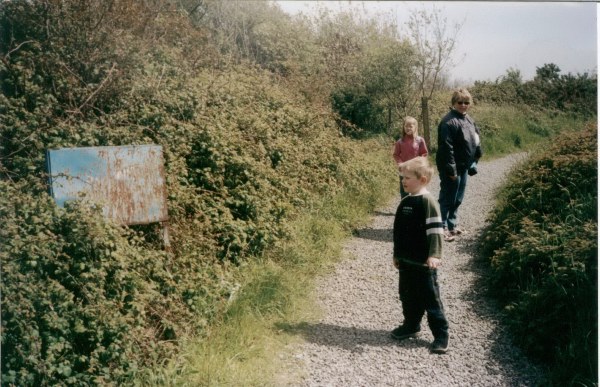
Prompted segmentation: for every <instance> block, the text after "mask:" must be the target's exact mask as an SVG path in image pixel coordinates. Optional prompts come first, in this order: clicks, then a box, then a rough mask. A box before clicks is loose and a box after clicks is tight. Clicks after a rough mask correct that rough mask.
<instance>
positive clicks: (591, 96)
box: [471, 63, 598, 117]
mask: <svg viewBox="0 0 600 387" xmlns="http://www.w3.org/2000/svg"><path fill="white" fill-rule="evenodd" d="M597 83H598V77H597V75H593V74H592V75H590V74H588V73H583V74H576V75H574V74H571V73H569V74H560V68H559V67H558V66H556V65H555V64H552V63H550V64H545V65H543V66H541V67H538V68H536V75H535V77H534V78H533V80H530V81H526V82H523V80H522V79H521V74H520V72H519V71H518V70H514V69H509V70H507V72H506V75H504V76H501V77H499V78H498V79H497V80H496V81H495V82H489V81H476V82H475V84H474V85H473V87H472V88H471V92H472V94H473V98H474V99H475V101H476V102H491V103H496V104H513V105H526V106H528V107H530V108H531V107H533V108H536V109H543V110H546V111H550V112H565V113H571V114H576V115H581V116H585V117H595V116H596V115H597V106H596V101H597V95H598V86H597Z"/></svg>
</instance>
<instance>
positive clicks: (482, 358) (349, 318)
mask: <svg viewBox="0 0 600 387" xmlns="http://www.w3.org/2000/svg"><path fill="white" fill-rule="evenodd" d="M524 157H525V154H515V155H511V156H508V157H504V158H501V159H497V160H493V161H489V162H481V163H480V164H479V166H478V169H479V173H478V174H477V175H476V176H473V177H470V178H469V182H468V184H467V192H466V195H465V200H464V203H463V205H462V206H461V208H460V211H459V223H460V226H461V227H462V228H465V229H466V230H467V231H468V232H467V234H465V235H462V236H460V237H459V238H457V240H456V241H454V242H449V243H445V244H444V257H443V264H442V266H441V268H440V269H439V272H438V278H439V282H440V289H441V295H442V301H443V303H444V308H445V311H446V317H447V318H448V320H449V324H450V329H449V332H450V347H449V350H448V352H447V353H446V354H444V355H436V354H432V353H430V352H429V345H430V343H431V341H432V340H433V336H432V335H431V332H430V331H429V329H428V327H427V323H426V320H425V318H424V320H423V324H422V325H423V329H422V331H421V335H420V336H419V337H418V338H412V339H407V340H405V341H395V340H393V339H392V338H391V337H390V331H391V330H392V329H393V328H395V327H396V326H398V325H399V324H400V323H401V322H402V311H401V305H400V301H399V297H398V272H397V270H396V269H395V268H394V267H393V265H392V255H391V254H392V227H393V221H394V213H395V210H396V207H397V205H398V201H399V198H396V199H395V200H393V201H392V202H391V203H389V205H388V206H386V207H384V208H382V209H380V210H379V211H376V212H375V216H374V217H373V220H372V223H371V224H370V225H369V226H368V227H366V228H363V229H360V230H358V231H357V232H356V234H355V235H356V236H354V237H353V238H351V239H349V240H348V242H347V243H346V244H345V248H344V258H343V259H342V260H341V261H340V262H339V263H338V264H337V265H336V266H335V269H334V270H333V272H331V273H329V274H327V275H325V276H323V277H322V278H319V279H318V280H317V284H316V289H315V295H314V299H315V300H316V304H317V305H316V307H317V308H320V310H321V311H322V313H321V314H320V316H321V317H320V319H318V320H317V321H310V322H306V321H304V322H300V323H298V324H297V326H296V327H295V331H296V332H297V333H298V334H299V335H302V337H303V340H302V342H301V343H296V344H292V346H291V348H288V350H287V351H286V353H285V354H281V355H280V356H281V358H282V359H283V361H284V363H285V364H286V367H284V368H285V369H284V370H282V377H281V378H279V379H280V381H279V382H278V385H282V386H283V385H286V386H444V387H450V386H486V387H488V386H535V385H537V384H539V383H540V382H541V381H542V380H543V379H542V376H543V375H542V372H541V368H539V367H538V366H536V365H535V364H533V363H531V362H530V361H529V360H528V359H527V358H525V356H524V355H523V354H522V353H521V351H520V350H519V349H518V348H517V347H515V346H514V345H513V344H512V342H511V337H510V334H509V332H508V331H507V329H506V327H505V326H504V325H503V324H502V321H501V317H500V313H501V309H500V308H499V307H498V306H497V305H495V304H494V302H493V300H491V299H489V298H488V297H487V296H486V295H485V287H486V284H485V273H486V270H485V265H484V264H482V263H481V261H479V262H478V261H477V260H476V254H477V251H476V242H477V239H478V237H479V236H480V235H481V232H482V230H483V228H484V227H485V225H486V217H487V214H488V212H489V211H490V210H491V209H492V207H493V205H494V193H495V190H496V189H497V188H498V186H499V185H500V184H502V181H503V180H504V179H505V177H506V174H507V173H508V172H509V171H510V170H511V168H512V167H513V166H514V165H515V163H517V162H518V161H520V160H522V159H523V158H524ZM428 188H429V190H430V191H431V192H432V194H433V195H434V197H437V196H438V192H439V178H438V177H437V175H436V176H435V177H434V179H433V181H432V182H431V184H430V185H429V187H428ZM284 375H285V376H284Z"/></svg>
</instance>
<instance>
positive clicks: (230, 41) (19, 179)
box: [0, 0, 587, 385]
mask: <svg viewBox="0 0 600 387" xmlns="http://www.w3.org/2000/svg"><path fill="white" fill-rule="evenodd" d="M0 53H1V57H0V78H1V80H2V82H1V85H0V87H1V90H2V93H1V94H0V216H1V219H2V222H3V224H4V225H5V226H4V227H3V229H2V230H1V231H0V237H1V243H0V259H1V262H2V265H1V270H2V284H1V294H2V308H1V309H2V345H3V351H2V370H1V372H2V383H3V384H6V385H68V384H71V385H80V384H82V385H87V384H109V385H110V384H127V383H130V382H131V381H132V380H134V379H135V378H138V377H139V376H140V375H146V374H147V373H148V372H149V370H151V369H153V368H156V367H160V366H162V365H163V363H164V362H169V361H171V360H172V359H173V357H176V354H177V353H178V351H179V350H180V347H179V346H180V345H181V342H183V341H187V340H193V339H198V340H202V339H204V338H206V337H207V335H209V334H210V333H211V331H210V327H211V326H213V325H217V326H218V324H219V323H220V322H221V321H223V319H224V318H225V317H226V316H231V315H232V314H235V313H236V309H234V307H233V306H232V302H234V301H235V299H236V295H237V294H238V293H237V292H239V290H238V289H239V287H240V285H238V283H239V282H244V275H243V274H240V273H243V272H244V268H248V267H251V266H252V265H254V264H258V263H259V262H261V260H263V259H265V258H266V257H269V258H270V259H272V260H273V262H274V263H276V264H281V265H282V266H283V267H286V270H287V269H288V267H287V266H285V265H288V264H289V265H298V266H300V267H303V268H306V270H309V271H310V270H311V269H310V265H311V264H312V263H315V262H314V261H311V259H315V258H317V257H318V256H319V254H316V253H315V251H317V252H319V253H320V252H323V251H325V249H327V248H330V247H331V246H329V245H328V244H329V243H330V242H331V240H332V239H328V238H329V236H331V238H333V239H335V238H339V235H340V234H343V232H346V231H348V230H349V229H350V228H351V227H353V225H356V224H357V223H358V222H359V219H361V215H360V214H359V209H360V208H361V205H360V204H359V203H353V201H354V200H361V201H364V202H365V203H367V205H370V206H372V205H374V204H375V203H376V202H378V201H380V200H383V198H382V197H381V196H380V195H381V194H382V192H380V191H378V190H374V189H373V187H379V183H377V182H379V181H380V180H385V179H386V178H385V177H384V176H387V175H388V173H392V172H391V171H388V170H386V169H385V168H384V167H382V165H384V163H383V161H381V160H383V158H382V159H381V160H379V161H373V160H370V159H368V158H365V157H366V155H368V154H369V152H370V151H373V152H374V153H377V154H378V155H380V154H381V152H382V149H383V150H384V151H383V152H384V153H385V155H386V156H385V158H386V159H387V160H388V161H389V153H388V152H389V149H388V148H389V147H388V145H389V144H387V143H385V142H384V141H380V140H371V141H364V140H362V141H356V140H352V139H351V138H350V137H351V136H355V135H356V136H363V135H364V134H365V133H366V134H368V135H373V133H381V132H383V130H384V129H388V131H389V129H390V128H392V127H394V123H395V122H398V121H399V120H400V119H401V117H402V116H403V115H407V114H410V115H413V116H417V115H418V114H417V113H416V112H414V111H411V107H410V102H411V98H413V97H414V96H413V95H411V90H413V89H412V87H413V85H412V84H411V83H410V78H411V74H412V71H413V70H414V68H413V66H414V63H415V61H414V59H415V58H414V56H413V54H414V47H413V46H412V45H411V44H410V43H409V42H408V41H407V40H406V39H403V38H402V37H400V36H398V33H397V31H396V28H395V26H394V25H393V24H390V23H387V24H386V23H384V22H375V21H369V20H360V19H358V20H357V19H355V17H354V16H353V15H349V14H348V15H341V16H339V18H338V17H336V18H333V17H330V16H329V15H321V16H320V19H317V20H310V19H308V18H299V19H291V18H290V17H288V16H286V15H285V14H283V13H282V12H281V10H279V9H278V8H277V7H276V6H275V5H273V4H272V3H271V2H267V1H256V2H223V1H213V0H203V1H194V0H182V1H177V2H171V1H163V0H157V1H152V2H139V1H135V0H115V1H110V2H98V1H93V0H66V1H60V2H39V1H38V2H36V1H33V2H32V1H26V0H13V1H4V2H0ZM544 79H545V78H544ZM541 81H542V80H540V82H541ZM544 82H545V81H544ZM413 94H414V93H413ZM586 95H587V94H586ZM432 106H433V108H432V111H434V112H435V113H436V114H438V113H439V114H441V111H442V108H439V106H443V110H444V111H445V110H446V107H447V104H446V102H445V101H444V102H443V103H438V104H435V103H434V104H432ZM495 125H496V122H495V121H490V122H489V124H488V125H487V126H486V129H487V128H488V127H489V128H495V127H496V126H495ZM530 132H532V133H541V135H542V136H545V135H546V132H549V133H550V132H553V129H552V128H549V127H548V125H546V123H545V122H544V121H543V120H536V118H535V117H534V118H532V124H531V125H530ZM365 137H366V136H365ZM491 137H493V136H491V135H490V136H488V138H491ZM521 137H523V141H522V144H527V139H526V138H524V136H521ZM483 141H484V142H485V141H487V140H486V138H485V137H484V140H483ZM138 144H158V145H161V146H162V147H163V153H164V156H165V173H166V185H167V187H166V188H167V192H168V199H167V200H168V202H167V205H168V211H169V216H170V222H169V230H170V234H171V244H172V248H171V251H170V252H166V251H163V248H162V246H161V243H160V240H159V237H158V233H159V229H158V226H157V225H147V226H132V227H129V228H127V227H125V228H123V227H118V226H115V225H112V224H110V223H107V222H106V221H104V220H103V219H102V218H101V216H100V214H99V213H98V212H96V211H95V210H93V209H89V208H85V207H82V206H77V205H73V206H69V207H67V208H65V209H60V208H57V207H56V205H55V204H54V202H53V201H52V199H51V198H50V197H49V195H48V194H47V191H48V186H47V178H48V176H47V172H46V165H45V159H44V156H45V152H46V150H47V149H55V148H60V147H81V146H113V145H138ZM484 145H485V144H484ZM392 174H393V173H392ZM393 181H395V180H393ZM385 192H387V191H385ZM369 195H370V196H369ZM357 198H358V199H357ZM348 203H351V205H348ZM306 214H318V219H317V221H315V220H314V219H312V220H311V221H307V222H306V224H303V226H302V227H301V228H302V230H301V231H298V230H296V229H295V228H294V227H298V226H294V225H297V222H298V221H300V223H302V219H303V216H305V215H306ZM314 216H317V215H314ZM294 235H296V237H297V238H303V237H305V236H306V238H308V240H307V241H305V242H306V243H307V244H309V245H311V249H308V247H307V246H306V245H304V246H303V247H302V248H301V249H300V250H301V251H300V250H295V249H294V248H291V247H289V246H290V244H289V243H290V240H291V238H293V237H294ZM297 235H301V236H300V237H298V236H297ZM286 246H287V247H286ZM294 247H295V245H294ZM274 252H275V253H274ZM327 257H330V256H329V255H328V256H327ZM279 273H280V272H279V271H277V270H276V271H275V274H273V275H272V276H271V277H268V278H267V277H265V278H263V280H264V281H263V282H260V281H259V282H258V284H259V285H260V284H269V286H271V285H273V284H274V283H276V282H277V281H279V279H280V277H279V276H278V275H279ZM283 277H284V276H282V277H281V278H283ZM265 281H266V282H265ZM250 282H251V281H250ZM243 285H244V286H246V285H247V287H245V288H244V289H254V290H265V291H266V290H268V289H261V286H258V288H256V287H253V286H252V284H248V283H244V284H243ZM244 291H245V290H244ZM244 296H247V297H243V298H241V300H249V301H248V302H249V303H250V304H252V297H254V296H253V295H252V292H251V291H248V294H245V295H244ZM256 297H263V298H265V299H266V300H267V301H266V302H265V305H264V306H260V307H257V309H260V308H262V307H264V308H266V310H265V313H267V312H268V313H271V312H273V313H278V306H277V305H278V304H277V302H278V301H276V302H275V304H273V303H271V301H269V300H273V299H274V298H271V297H275V296H273V295H272V294H270V293H268V292H267V293H264V294H263V293H260V292H258V291H257V294H256ZM240 302H241V301H240ZM273 305H276V307H272V306H273ZM230 308H232V309H230ZM250 309H252V308H250ZM240 310H246V307H243V308H240ZM261 310H262V309H261ZM228 311H229V312H228ZM240 313H242V312H240ZM238 349H239V347H238Z"/></svg>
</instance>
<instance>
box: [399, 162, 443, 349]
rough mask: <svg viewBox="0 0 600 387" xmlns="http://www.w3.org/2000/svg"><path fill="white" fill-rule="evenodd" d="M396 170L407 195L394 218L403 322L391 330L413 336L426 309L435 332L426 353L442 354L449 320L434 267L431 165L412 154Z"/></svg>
mask: <svg viewBox="0 0 600 387" xmlns="http://www.w3.org/2000/svg"><path fill="white" fill-rule="evenodd" d="M400 170H401V173H402V177H403V179H402V184H403V186H404V190H405V191H406V192H407V193H408V194H409V195H408V196H406V197H404V198H402V200H401V201H400V205H399V206H398V210H397V211H396V217H395V219H394V266H395V267H396V268H397V269H398V270H399V272H400V285H399V291H400V301H401V302H402V314H403V315H404V322H403V324H402V325H400V326H399V327H398V328H396V329H394V330H393V331H392V337H393V338H395V339H397V340H403V339H406V338H409V337H416V336H417V334H418V333H419V331H420V330H421V319H422V318H423V314H424V313H425V312H427V322H428V324H429V328H430V329H431V332H432V333H433V337H434V341H433V343H432V345H431V348H430V349H431V352H433V353H440V354H442V353H446V351H447V350H448V321H447V320H446V316H445V315H444V307H443V305H442V301H441V299H440V289H439V286H438V282H437V268H438V266H440V264H441V257H442V240H443V235H444V230H443V227H442V218H441V215H440V208H439V205H438V203H437V201H436V200H435V199H434V198H433V196H431V194H430V193H429V191H427V188H426V186H427V184H428V183H429V182H430V180H431V177H432V176H433V168H432V166H431V164H430V163H429V160H428V159H427V158H426V157H416V158H414V159H411V160H409V161H407V162H404V163H402V164H401V165H400Z"/></svg>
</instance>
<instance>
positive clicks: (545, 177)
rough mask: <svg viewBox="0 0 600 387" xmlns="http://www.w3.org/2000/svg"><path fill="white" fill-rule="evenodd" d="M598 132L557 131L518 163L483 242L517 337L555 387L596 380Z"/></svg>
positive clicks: (496, 289)
mask: <svg viewBox="0 0 600 387" xmlns="http://www.w3.org/2000/svg"><path fill="white" fill-rule="evenodd" d="M597 160H598V159H597V131H596V127H595V126H593V127H588V128H587V129H586V130H584V131H582V132H575V133H572V134H570V135H569V136H563V137H559V138H558V139H557V140H556V141H555V142H554V143H553V144H552V145H551V146H549V147H547V149H545V150H544V151H542V152H540V153H538V154H535V155H533V156H532V157H531V158H530V159H529V160H527V162H526V163H524V164H523V165H520V166H519V168H518V169H515V170H514V171H513V172H512V174H511V176H510V178H509V183H508V186H507V187H506V188H505V189H504V190H503V191H502V192H501V194H500V201H499V205H498V206H497V208H496V209H495V210H494V211H493V213H492V215H491V216H490V223H491V226H490V227H489V230H487V232H486V234H485V238H484V242H483V248H484V251H485V255H486V256H489V257H490V262H491V267H492V269H493V275H492V276H491V280H492V288H493V289H494V293H495V294H496V296H498V297H499V299H501V300H502V302H503V303H504V305H505V310H506V312H507V316H508V318H507V321H508V322H509V324H510V327H511V328H512V330H513V332H514V333H515V338H516V340H517V342H518V343H519V344H520V345H521V346H522V347H523V348H524V349H525V351H526V352H527V353H528V354H530V355H532V356H533V357H535V358H537V359H539V360H541V361H543V362H545V363H546V364H548V365H549V366H550V367H551V369H552V371H551V376H552V378H553V382H554V383H556V385H576V384H582V385H590V386H591V385H595V383H596V382H595V381H597V364H598V360H597V356H598V355H597V343H598V338H597V317H598V315H597V302H596V295H597V293H598V282H597V269H598V255H597V248H598V246H597V240H598V229H597V226H598V221H597V182H598V179H597V173H598V170H597Z"/></svg>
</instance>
